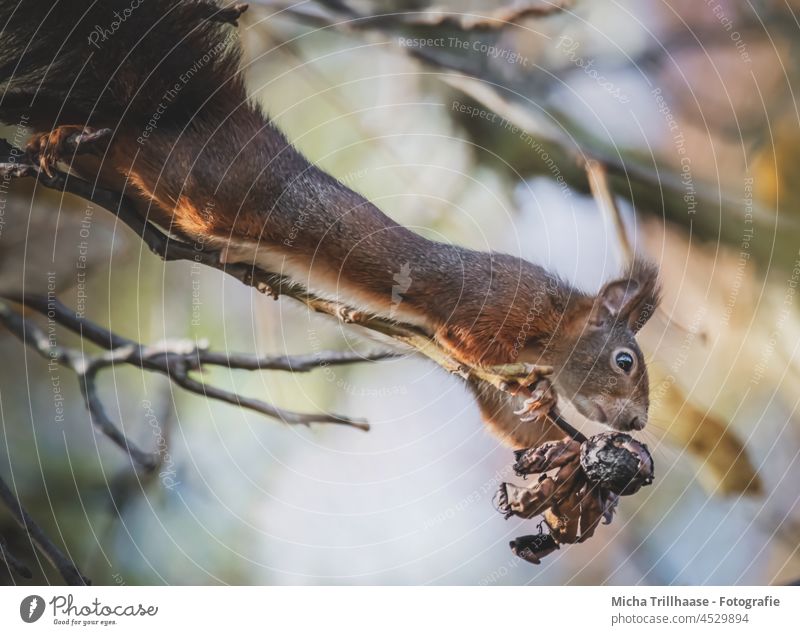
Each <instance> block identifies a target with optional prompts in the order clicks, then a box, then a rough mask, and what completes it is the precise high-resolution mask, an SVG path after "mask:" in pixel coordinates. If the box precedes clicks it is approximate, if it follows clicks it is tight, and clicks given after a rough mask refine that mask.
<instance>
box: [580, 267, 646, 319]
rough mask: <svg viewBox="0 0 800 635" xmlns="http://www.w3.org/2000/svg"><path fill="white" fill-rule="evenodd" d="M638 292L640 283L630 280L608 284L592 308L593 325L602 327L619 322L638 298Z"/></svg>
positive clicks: (613, 281)
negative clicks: (628, 307)
mask: <svg viewBox="0 0 800 635" xmlns="http://www.w3.org/2000/svg"><path fill="white" fill-rule="evenodd" d="M638 290H639V283H638V282H636V280H631V279H630V278H620V279H619V280H612V281H611V282H607V283H606V284H605V285H603V288H602V289H601V290H600V293H598V294H597V298H596V300H595V303H594V307H593V308H592V316H591V323H592V324H593V325H594V326H598V327H600V326H605V325H606V324H608V323H609V322H614V321H617V320H619V319H620V318H621V316H623V315H624V314H625V311H626V308H627V306H628V304H630V303H631V302H632V301H633V299H634V298H635V297H636V293H637V291H638ZM623 319H624V318H623Z"/></svg>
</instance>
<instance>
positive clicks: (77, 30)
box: [0, 0, 247, 130]
mask: <svg viewBox="0 0 800 635" xmlns="http://www.w3.org/2000/svg"><path fill="white" fill-rule="evenodd" d="M245 8H246V5H235V6H228V7H226V8H220V6H219V5H217V4H216V3H215V2H212V1H204V0H183V1H181V0H103V1H102V2H98V1H97V0H53V1H49V2H48V1H45V0H0V120H2V121H4V122H5V123H7V124H10V125H14V124H17V123H22V124H23V125H25V126H28V127H31V128H33V129H36V130H49V129H51V128H53V127H55V126H58V125H61V124H63V123H70V124H77V123H82V124H85V125H87V126H93V127H110V128H116V127H117V126H118V125H121V122H124V125H126V126H128V128H129V129H131V127H135V126H140V127H142V126H145V125H146V124H147V122H150V121H152V120H153V118H154V117H157V118H158V125H159V127H162V126H163V127H165V128H166V127H170V126H171V127H173V128H177V129H182V128H183V127H184V126H186V125H187V124H189V123H190V122H191V121H193V120H194V118H195V117H197V116H198V114H199V113H200V112H201V111H202V112H203V113H205V117H204V119H205V120H206V121H207V120H208V119H209V118H208V114H209V113H215V114H216V115H217V116H218V117H221V118H224V117H225V116H226V115H227V114H229V113H230V112H232V111H233V110H235V109H236V108H238V107H241V106H242V105H243V104H245V103H246V102H247V97H246V91H245V88H244V82H243V79H242V77H241V75H240V73H239V62H240V57H241V54H240V50H239V45H238V42H237V36H236V30H235V28H233V26H231V25H234V26H235V25H236V20H237V18H238V16H239V15H240V14H241V13H242V12H243V11H244V9H245Z"/></svg>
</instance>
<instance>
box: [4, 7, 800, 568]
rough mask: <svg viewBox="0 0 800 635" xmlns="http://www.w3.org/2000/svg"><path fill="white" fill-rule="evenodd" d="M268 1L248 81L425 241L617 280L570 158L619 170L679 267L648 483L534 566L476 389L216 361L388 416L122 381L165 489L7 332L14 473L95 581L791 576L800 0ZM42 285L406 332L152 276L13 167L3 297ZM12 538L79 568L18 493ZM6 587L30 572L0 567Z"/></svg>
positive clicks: (231, 344)
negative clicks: (40, 532) (505, 493)
mask: <svg viewBox="0 0 800 635" xmlns="http://www.w3.org/2000/svg"><path fill="white" fill-rule="evenodd" d="M250 5H251V6H250V10H249V11H248V13H247V14H246V15H245V17H244V18H243V20H242V22H241V25H240V32H241V33H242V41H243V44H244V47H245V51H246V63H247V70H246V72H247V75H248V80H249V87H250V90H251V93H252V96H253V99H256V100H258V101H259V102H260V103H261V104H263V107H264V108H265V110H266V111H267V112H268V113H269V114H270V115H271V117H273V118H274V120H275V121H276V122H277V124H278V125H279V126H280V128H282V129H283V130H284V131H285V132H286V134H287V136H288V137H289V138H290V139H291V140H292V141H293V142H294V143H295V144H296V145H297V146H298V147H299V148H300V149H301V150H302V151H303V152H304V153H305V154H306V155H307V156H309V158H311V159H312V160H313V161H315V162H317V163H319V164H320V165H321V166H322V167H323V168H325V169H326V170H328V171H329V172H331V173H332V174H334V175H335V176H336V177H338V178H339V179H340V180H342V181H343V182H344V183H345V184H347V185H348V186H349V187H351V188H353V189H355V190H357V191H359V192H361V193H363V194H364V195H366V196H367V197H369V198H370V199H371V200H372V201H374V202H375V203H376V204H377V205H378V206H379V207H381V208H382V209H383V210H384V211H385V212H386V213H387V214H389V215H390V216H391V217H392V218H394V219H396V220H397V221H399V222H401V223H403V224H405V225H408V226H410V227H412V228H414V229H415V230H416V231H418V232H420V233H423V234H425V235H426V236H429V237H432V238H436V239H438V240H443V241H452V242H454V243H458V244H462V245H466V246H469V247H473V248H476V249H484V250H488V249H493V250H498V251H504V252H508V253H513V254H516V255H520V256H523V257H525V258H527V259H529V260H531V261H533V262H536V263H539V264H541V265H543V266H545V267H547V268H549V269H551V270H554V271H556V272H558V273H560V274H561V275H562V276H564V277H565V278H567V279H568V280H570V281H571V282H573V283H574V284H576V285H577V286H579V287H580V288H582V289H585V290H588V291H595V290H597V289H598V288H599V286H600V285H601V283H602V282H603V281H604V280H606V279H608V278H610V277H612V276H614V275H616V274H617V273H618V272H619V270H620V269H621V267H622V266H623V264H624V262H625V251H624V238H623V237H622V234H621V232H620V230H619V229H618V228H617V227H616V225H615V223H614V219H612V218H609V217H608V216H606V215H604V214H603V213H602V212H601V210H600V209H599V208H598V206H597V204H596V203H595V201H594V200H593V199H592V197H591V195H590V194H589V188H588V182H587V179H586V174H585V171H584V168H583V163H582V159H583V158H585V157H587V156H589V157H593V158H596V159H598V160H601V161H602V162H603V163H604V165H605V166H606V167H607V169H608V171H609V174H610V177H611V182H612V185H613V188H614V190H615V192H616V194H617V197H618V204H619V207H620V209H621V212H622V217H623V222H624V226H625V227H624V230H625V235H626V236H627V240H629V241H630V243H631V244H632V245H633V247H634V248H635V250H636V251H639V252H642V253H645V254H647V255H648V256H649V257H650V258H652V259H653V260H655V261H657V262H658V263H660V266H661V270H662V278H663V281H664V287H665V299H664V302H663V306H662V309H661V310H660V311H659V312H658V313H657V314H656V316H655V317H654V318H653V319H652V320H651V321H650V322H649V323H648V324H647V326H646V327H645V328H644V330H643V331H642V333H641V336H640V340H641V342H642V345H643V348H644V350H645V353H646V355H647V357H648V359H649V363H650V368H651V371H650V375H651V377H650V379H651V399H652V413H651V423H650V424H649V425H648V428H647V429H646V430H645V431H643V433H642V434H641V435H640V436H641V438H642V440H644V441H645V442H646V443H648V445H649V447H650V448H651V451H652V452H653V454H654V457H655V462H656V481H655V483H654V484H653V485H652V486H651V487H648V488H645V489H643V490H642V491H640V492H639V493H638V494H636V495H635V496H632V497H629V498H626V499H624V500H622V502H621V505H620V508H619V513H618V516H617V517H616V519H615V520H614V522H613V523H612V524H611V525H609V526H602V527H601V528H600V529H599V530H598V532H597V534H596V535H595V537H594V538H593V539H592V540H591V541H589V542H587V543H585V544H581V545H574V546H569V547H567V548H563V549H561V550H560V551H558V552H556V553H555V554H553V555H551V556H549V557H548V558H547V559H546V560H545V561H544V562H543V564H541V565H539V566H532V565H529V564H528V563H525V562H523V561H521V560H518V559H517V558H515V557H514V556H513V555H512V554H511V552H510V550H509V548H508V541H509V540H510V539H512V538H514V537H515V536H518V535H520V534H526V533H534V532H535V523H534V522H533V521H527V522H526V521H522V520H519V519H512V520H508V521H506V520H503V518H502V516H501V515H500V514H499V513H497V512H496V511H495V509H494V506H493V504H492V496H493V494H494V492H495V490H496V488H497V486H498V484H499V483H500V482H501V481H504V480H509V479H511V475H510V469H509V468H510V463H511V459H512V454H511V451H510V449H509V448H507V447H504V446H503V445H502V444H500V443H499V442H498V441H497V440H496V439H495V438H493V437H492V436H491V435H490V434H489V433H488V432H487V431H486V430H484V429H483V427H482V424H481V422H480V419H479V415H478V410H477V408H476V407H475V405H474V404H473V402H472V400H471V398H470V396H469V394H468V393H467V391H466V389H465V388H464V386H463V384H462V382H461V381H460V380H458V379H457V378H455V377H451V376H448V375H447V374H446V373H445V372H444V371H442V370H440V369H438V368H437V367H435V366H433V365H432V364H430V363H427V362H426V361H424V360H422V359H420V358H418V357H415V356H410V355H404V356H401V357H400V358H398V359H392V360H388V361H382V362H375V363H363V364H359V365H354V366H348V367H336V368H327V369H325V370H319V371H316V372H314V373H310V374H289V373H280V372H260V373H250V372H244V371H229V370H222V369H216V370H213V371H208V372H207V373H206V375H205V377H204V379H206V380H207V381H209V382H213V383H214V384H216V385H220V386H225V387H231V388H234V387H235V388H236V389H237V390H239V391H241V392H242V393H243V394H247V395H250V396H256V397H260V398H262V399H265V400H268V401H271V402H274V403H275V404H277V405H280V406H284V407H286V408H291V409H295V410H302V411H309V412H314V411H319V412H323V411H325V412H331V411H332V412H341V413H346V414H349V415H352V416H363V417H366V418H367V419H368V420H369V421H370V423H371V424H372V430H371V431H369V432H367V433H364V432H361V431H358V430H354V429H348V428H342V427H338V426H324V425H315V426H311V427H310V428H304V427H297V426H287V425H283V424H281V423H280V422H277V421H274V420H270V419H267V418H265V417H262V416H259V415H257V414H254V413H251V412H247V411H244V410H242V409H239V408H236V407H232V406H227V405H222V404H219V403H216V402H209V401H207V400H205V399H203V398H200V397H197V396H193V395H189V394H187V393H185V392H182V391H181V390H180V389H179V388H176V387H175V386H173V385H171V384H170V383H169V382H168V381H167V380H166V379H165V378H163V377H161V376H157V375H149V374H144V373H142V372H141V371H137V370H135V369H131V368H127V367H115V368H113V369H111V370H108V371H106V372H105V373H104V374H103V375H101V391H102V395H103V398H104V400H105V403H106V408H107V410H108V412H109V414H110V415H111V416H112V418H113V419H114V420H115V421H116V422H117V423H118V424H119V425H120V427H122V428H123V429H124V431H125V432H126V434H128V435H129V436H130V437H131V438H132V439H134V440H136V441H137V442H138V443H139V445H140V446H142V447H144V448H147V449H154V448H157V447H162V448H166V449H167V450H166V454H164V459H165V460H164V464H163V465H162V467H161V470H162V473H161V474H160V475H158V474H157V475H155V477H153V476H144V475H142V474H139V473H137V472H136V471H135V470H134V469H133V466H132V464H131V462H130V460H129V459H128V458H127V457H126V456H124V455H123V453H122V452H120V450H119V449H118V448H117V447H116V446H114V445H113V444H111V443H110V442H109V441H108V440H107V439H106V438H104V437H103V436H101V435H99V434H97V433H96V432H95V431H94V429H93V427H92V424H91V422H90V420H89V417H88V415H87V413H86V411H85V408H84V405H83V401H82V398H81V396H80V394H79V391H78V389H77V382H76V381H75V378H74V375H72V374H71V373H70V372H69V371H68V370H66V369H53V368H50V367H48V364H47V362H46V361H45V360H43V359H41V358H40V357H38V356H36V355H35V353H32V352H31V351H29V350H25V349H24V348H23V347H22V345H21V344H20V342H19V341H18V340H16V339H15V338H13V337H11V336H9V335H8V334H7V333H6V332H4V331H2V330H0V359H2V360H3V362H2V363H1V364H0V423H2V427H1V428H0V441H1V442H2V450H3V451H2V452H0V474H2V476H3V479H4V480H5V481H6V482H7V483H9V485H10V486H12V488H13V489H15V491H16V492H17V494H18V495H19V497H20V499H21V500H22V501H23V503H24V504H25V505H26V506H27V507H28V509H29V511H30V512H31V513H32V515H33V516H34V517H35V518H36V519H37V520H38V521H39V522H40V523H41V524H42V525H43V526H44V527H45V528H46V529H47V530H48V532H49V534H50V536H51V537H52V538H53V539H54V541H55V542H57V543H58V544H59V545H62V546H63V547H64V548H65V550H66V551H67V552H68V553H69V554H70V555H71V557H73V558H74V559H75V561H76V562H77V563H78V565H79V566H81V567H82V569H83V570H84V572H85V573H86V574H87V575H88V576H89V577H91V578H92V579H93V581H94V582H95V583H96V584H776V583H787V582H790V581H793V580H796V579H798V578H800V554H798V545H800V509H799V508H798V496H800V491H799V490H798V487H797V483H798V482H799V480H800V461H799V460H798V452H800V414H798V399H800V390H798V388H800V349H799V348H798V347H799V346H800V293H798V291H797V287H798V282H800V216H798V214H797V211H796V210H797V207H798V204H800V188H798V185H797V183H798V180H797V177H796V170H797V164H796V163H795V161H798V160H800V154H798V150H797V148H798V147H800V129H799V128H798V119H799V117H800V113H798V108H797V103H796V100H795V90H797V89H798V88H800V75H799V74H800V64H798V57H800V37H798V33H799V32H800V22H798V17H799V16H800V6H798V3H797V2H794V1H789V0H786V1H783V2H779V1H777V0H775V1H771V0H762V1H757V0H751V1H750V2H748V3H741V2H734V1H732V0H731V1H726V0H704V1H703V2H697V1H692V0H684V1H678V2H664V1H661V0H636V1H634V0H627V1H605V0H603V1H598V2H586V1H581V0H574V1H569V2H564V3H563V4H559V5H553V4H552V3H548V2H513V3H512V2H503V1H501V0H495V1H493V2H484V1H482V2H477V1H471V2H457V1H456V0H447V1H446V0H418V1H416V0H415V1H410V0H409V1H407V2H400V1H395V2H382V1H378V0H342V1H333V0H329V1H326V2H311V1H306V2H298V3H289V2H271V1H268V0H264V1H261V0H255V1H251V3H250ZM556 9H559V10H556ZM3 133H4V137H5V138H7V139H9V140H12V139H13V136H14V134H15V133H16V131H15V130H13V129H4V130H3ZM20 142H21V140H17V143H18V144H19V143H20ZM83 273H85V274H86V275H85V277H84V276H83ZM48 288H49V289H51V290H54V291H57V292H58V294H59V295H60V297H61V298H62V300H64V301H65V302H66V303H67V304H69V305H70V306H72V307H81V308H83V309H85V313H86V316H87V317H89V318H91V319H92V320H95V321H96V322H98V323H99V324H101V325H104V326H107V327H109V328H111V329H113V330H114V331H116V332H118V333H120V334H121V335H125V336H127V337H130V338H132V339H135V340H137V341H139V342H143V343H154V342H158V341H160V340H163V339H166V338H186V339H189V340H207V341H208V342H209V345H210V346H211V347H212V348H214V349H216V350H228V351H245V352H260V353H264V354H281V353H288V354H299V353H312V354H313V353H320V352H322V351H326V350H354V351H361V352H367V351H374V350H379V349H382V348H385V347H386V346H387V344H386V343H384V342H381V341H379V340H378V339H376V337H375V336H374V335H371V334H370V333H367V332H365V331H363V330H360V329H358V328H355V327H344V326H342V325H340V324H338V323H337V322H336V321H334V320H332V319H330V318H326V317H323V316H319V315H311V314H310V313H309V312H308V310H306V309H305V307H303V306H302V305H300V304H299V303H296V302H294V301H292V300H291V299H281V300H279V301H278V302H275V301H272V300H271V299H270V298H269V297H265V296H262V295H260V294H257V293H255V292H253V291H252V290H251V289H250V288H247V287H245V286H244V285H241V284H240V283H238V282H237V281H236V280H234V279H233V278H230V277H226V276H224V275H222V274H221V273H219V272H217V271H213V270H210V269H205V268H192V267H191V266H190V265H189V264H187V263H171V264H164V263H162V262H161V261H160V260H159V259H158V258H156V257H155V256H153V255H152V254H150V253H149V252H148V250H147V249H146V248H145V247H144V246H143V245H142V243H141V242H140V241H139V240H138V239H137V238H136V237H135V236H133V234H132V233H131V232H130V231H129V230H128V229H127V228H125V227H123V226H119V225H117V224H116V223H115V221H114V218H113V217H112V216H111V215H110V214H108V213H106V212H105V211H103V210H101V209H99V208H97V207H94V208H91V207H88V206H87V204H86V203H85V202H84V201H81V200H78V199H75V198H73V197H70V196H67V195H64V196H62V195H60V194H58V193H55V192H52V191H47V190H45V189H43V188H41V187H36V186H35V185H34V184H33V183H31V182H28V181H20V182H13V183H5V182H4V183H2V184H0V291H3V292H7V291H11V290H24V291H26V292H33V291H40V292H44V291H47V290H48ZM39 323H40V324H41V325H42V326H43V327H45V328H47V321H46V320H39ZM58 338H59V340H58V341H59V343H63V344H65V345H70V346H75V347H77V348H80V347H81V343H80V341H79V340H77V339H76V338H74V337H72V336H70V335H69V334H68V333H66V332H63V333H61V332H59V334H58ZM87 346H89V345H87ZM87 350H90V347H89V348H87ZM55 385H59V386H61V387H62V388H63V402H61V401H60V400H59V399H54V394H55V393H54V388H53V387H54V386H55ZM62 407H63V416H62V414H60V412H61V411H60V408H62ZM566 414H567V415H568V418H569V419H570V420H571V421H573V422H575V423H576V424H577V425H579V426H580V427H581V428H582V429H583V430H584V431H589V432H591V431H592V430H593V429H594V428H593V427H592V424H589V423H586V422H583V421H582V420H581V419H580V417H579V416H578V415H577V414H575V413H574V412H572V411H570V410H567V412H566ZM0 535H2V536H3V537H4V538H5V540H6V541H7V543H8V545H9V547H10V548H11V550H12V551H13V552H14V553H16V554H17V555H18V556H20V557H22V558H23V559H24V560H25V561H26V562H27V563H28V564H29V566H31V568H32V569H35V580H34V581H35V582H40V583H43V582H51V583H57V582H58V581H59V578H58V576H57V574H56V573H55V572H54V571H53V570H52V568H50V567H49V565H47V564H46V563H45V562H44V561H42V560H41V558H40V557H39V556H37V555H36V553H35V552H34V551H33V550H31V548H30V545H29V544H28V542H27V538H26V537H25V536H24V534H22V533H21V532H20V531H19V529H18V528H17V527H16V525H15V524H14V522H13V520H12V519H11V517H10V516H9V515H8V514H7V513H6V512H5V510H0ZM37 558H38V560H37ZM0 580H2V581H3V582H5V583H18V582H20V580H19V579H15V580H12V579H11V578H10V577H9V575H8V573H7V572H6V571H5V570H3V569H2V568H0Z"/></svg>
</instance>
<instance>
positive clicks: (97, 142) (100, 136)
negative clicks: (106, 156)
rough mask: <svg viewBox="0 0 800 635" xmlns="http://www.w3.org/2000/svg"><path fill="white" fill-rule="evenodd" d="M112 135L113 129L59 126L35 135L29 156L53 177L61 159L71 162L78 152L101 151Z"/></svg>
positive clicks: (30, 142)
mask: <svg viewBox="0 0 800 635" xmlns="http://www.w3.org/2000/svg"><path fill="white" fill-rule="evenodd" d="M110 136H111V130H109V129H108V128H101V129H100V130H94V129H93V128H84V127H83V126H59V127H58V128H56V129H55V130H52V131H51V132H45V133H42V134H39V135H36V136H34V137H33V138H32V139H31V140H30V141H28V144H27V146H26V148H25V149H26V151H27V154H28V158H29V159H30V161H31V162H32V163H33V164H34V165H38V166H39V168H40V169H41V170H42V172H44V173H45V174H46V175H47V176H50V177H52V176H53V172H54V170H55V167H56V164H57V163H58V162H59V161H66V162H69V160H71V158H72V157H73V156H75V155H76V154H83V153H87V152H92V153H95V154H96V153H99V152H101V151H102V150H103V149H104V147H105V142H107V140H108V138H109V137H110Z"/></svg>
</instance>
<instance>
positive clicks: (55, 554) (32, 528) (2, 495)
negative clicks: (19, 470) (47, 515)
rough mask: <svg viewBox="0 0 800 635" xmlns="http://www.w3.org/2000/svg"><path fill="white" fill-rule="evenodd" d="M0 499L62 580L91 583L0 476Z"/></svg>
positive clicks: (15, 561)
mask: <svg viewBox="0 0 800 635" xmlns="http://www.w3.org/2000/svg"><path fill="white" fill-rule="evenodd" d="M0 501H2V503H3V505H4V506H5V507H6V508H7V509H8V511H10V512H11V515H12V516H13V517H14V520H16V521H17V523H19V526H20V527H22V529H23V530H24V531H25V533H26V534H27V535H28V537H29V538H30V540H31V542H32V543H33V544H34V546H35V547H36V548H37V549H38V550H39V551H40V552H41V553H42V555H43V556H44V557H45V558H46V559H47V561H48V562H49V563H50V564H52V565H53V566H54V567H55V568H56V569H57V570H58V572H59V573H60V574H61V577H62V578H64V582H66V583H67V584H69V585H72V586H85V585H89V584H91V583H92V582H91V580H89V578H87V577H86V576H85V575H83V574H82V573H81V572H80V570H79V569H78V567H77V566H75V563H74V562H72V560H70V559H69V558H68V557H67V556H65V555H64V553H63V552H62V551H61V550H60V549H59V548H58V547H56V545H55V544H54V543H53V542H52V541H51V540H50V539H49V538H48V537H47V534H45V533H44V531H43V530H42V528H41V527H39V525H37V524H36V521H34V520H33V518H32V517H31V515H30V514H29V513H28V512H27V511H25V508H24V507H23V506H22V504H21V503H20V502H19V500H17V497H16V496H14V493H13V492H12V491H11V489H10V488H9V487H8V485H6V482H5V481H4V480H3V479H2V478H0ZM0 552H2V554H3V560H4V561H5V562H6V563H8V564H9V566H12V565H11V563H10V561H9V559H8V555H10V554H8V552H7V551H6V550H5V548H4V547H0ZM12 561H13V562H14V563H15V565H14V566H15V568H16V567H17V566H19V565H20V563H19V561H18V560H16V558H13V556H12ZM25 571H27V572H28V573H30V570H28V569H27V567H24V565H22V569H21V570H20V573H21V574H22V575H23V576H24V572H25ZM25 577H28V576H25Z"/></svg>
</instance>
